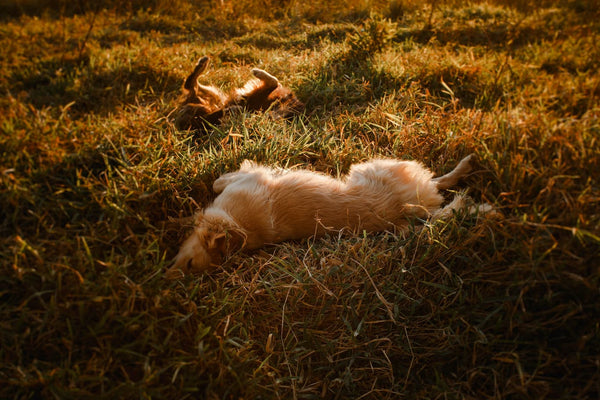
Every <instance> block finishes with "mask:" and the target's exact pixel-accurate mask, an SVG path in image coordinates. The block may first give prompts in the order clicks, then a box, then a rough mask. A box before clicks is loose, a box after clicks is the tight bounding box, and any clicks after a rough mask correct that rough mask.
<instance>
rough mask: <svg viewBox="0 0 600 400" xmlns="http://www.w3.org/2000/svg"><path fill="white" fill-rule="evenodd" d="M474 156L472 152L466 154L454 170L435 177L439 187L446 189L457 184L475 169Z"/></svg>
mask: <svg viewBox="0 0 600 400" xmlns="http://www.w3.org/2000/svg"><path fill="white" fill-rule="evenodd" d="M472 158H473V155H472V154H470V155H468V156H466V157H465V158H463V159H462V160H461V161H460V162H459V163H458V165H457V166H456V168H454V169H453V170H452V172H449V173H447V174H446V175H443V176H440V177H439V178H435V179H433V181H434V182H435V183H436V184H437V187H438V189H439V190H444V189H448V188H450V187H452V186H454V185H456V183H457V182H458V180H459V179H460V178H462V177H463V176H465V175H467V174H468V173H469V172H471V170H472V169H473V168H472V167H471V159H472Z"/></svg>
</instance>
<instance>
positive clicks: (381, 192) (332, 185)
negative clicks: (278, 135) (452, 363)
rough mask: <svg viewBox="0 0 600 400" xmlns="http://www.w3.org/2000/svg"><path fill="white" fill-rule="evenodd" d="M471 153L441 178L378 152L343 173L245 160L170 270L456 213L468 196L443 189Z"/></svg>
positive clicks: (465, 169)
mask: <svg viewBox="0 0 600 400" xmlns="http://www.w3.org/2000/svg"><path fill="white" fill-rule="evenodd" d="M470 159H471V156H468V157H466V158H464V159H463V160H462V161H461V162H460V163H459V164H458V166H457V167H456V168H455V169H454V170H453V171H452V172H450V173H449V174H446V175H444V176H442V177H439V178H435V179H434V178H433V173H432V172H430V171H429V170H428V169H426V168H425V167H423V166H422V165H421V164H420V163H418V162H415V161H399V160H386V159H376V160H371V161H368V162H364V163H360V164H355V165H353V166H352V168H351V169H350V172H349V173H348V175H347V176H346V177H345V178H343V179H334V178H332V177H330V176H327V175H324V174H320V173H317V172H311V171H307V170H291V171H288V170H279V169H273V168H269V167H265V166H260V165H257V164H255V163H253V162H251V161H244V162H243V163H242V165H241V168H240V169H239V171H237V172H232V173H228V174H225V175H223V176H221V177H220V178H219V179H217V180H216V181H215V182H214V184H213V188H214V190H215V192H217V193H220V195H219V196H218V197H217V198H216V199H215V200H214V202H213V203H212V204H211V205H210V206H208V207H207V208H206V209H205V210H204V212H203V213H202V214H201V215H199V216H198V217H197V219H196V227H195V228H194V231H193V232H192V234H191V235H190V237H189V238H188V239H187V240H186V241H185V242H184V243H183V245H182V246H181V249H180V250H179V254H177V257H176V258H175V263H174V265H173V267H171V268H170V269H169V270H168V271H167V274H166V276H167V277H168V278H177V277H180V276H183V275H184V274H185V273H187V272H201V271H205V270H207V269H209V268H211V267H215V266H218V265H220V264H221V263H222V262H223V261H224V260H225V259H226V258H227V257H228V256H229V255H231V254H232V253H234V252H236V251H238V250H252V249H257V248H259V247H262V246H264V245H265V244H269V243H278V242H281V241H284V240H292V239H300V238H307V237H311V236H320V235H323V234H325V233H327V232H332V231H340V230H342V229H344V228H350V229H353V230H365V231H368V232H378V231H384V230H391V231H396V230H398V229H399V230H403V229H406V228H407V227H408V225H409V220H410V219H414V218H415V217H416V218H427V217H429V216H433V217H434V218H438V217H443V216H447V215H451V213H452V210H453V209H457V208H461V207H464V201H463V198H462V197H461V196H456V198H455V200H454V201H453V202H451V203H450V204H449V205H447V206H446V207H443V208H442V207H441V204H442V202H443V197H442V195H441V194H440V192H439V191H440V190H443V189H447V188H449V187H451V186H453V185H455V184H456V183H457V181H458V179H459V178H461V177H462V176H464V175H466V174H467V173H469V172H470V171H471V166H470ZM482 207H485V206H482ZM487 207H489V206H487ZM478 210H482V209H478ZM487 210H489V209H488V208H486V209H485V211H487Z"/></svg>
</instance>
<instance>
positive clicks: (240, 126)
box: [0, 0, 600, 399]
mask: <svg viewBox="0 0 600 400" xmlns="http://www.w3.org/2000/svg"><path fill="white" fill-rule="evenodd" d="M9 3H10V2H9ZM196 3H198V2H189V3H188V2H187V1H185V0H179V1H178V2H175V3H174V4H175V6H172V5H171V4H173V3H172V2H163V1H160V0H157V1H153V2H150V3H141V4H140V2H130V3H129V4H128V5H126V6H122V5H119V4H118V2H112V1H108V0H106V1H104V2H100V3H98V4H99V5H97V6H94V7H92V6H85V4H84V3H81V2H79V3H77V4H75V3H74V4H71V3H65V2H57V1H53V0H47V1H36V0H31V1H27V2H14V4H12V3H11V4H7V5H2V7H4V9H2V10H1V11H2V12H3V15H4V16H3V17H2V19H1V21H0V46H2V52H0V63H1V69H0V88H1V90H2V97H1V98H0V152H1V153H0V260H2V261H1V262H0V268H1V270H0V398H14V399H34V398H60V399H70V398H77V399H81V398H94V399H97V398H106V399H113V398H167V399H174V398H177V399H183V398H208V399H229V398H231V399H238V398H247V399H254V398H265V399H270V398H282V399H310V398H326V399H329V398H331V399H333V398H339V399H341V398H353V399H358V398H360V399H386V398H389V399H392V398H409V399H412V398H431V399H438V398H475V399H482V398H497V399H510V398H515V399H516V398H525V399H542V398H548V399H556V398H572V399H583V398H598V396H600V384H599V382H600V367H599V365H600V323H599V321H600V308H599V304H600V292H599V289H600V211H599V210H600V204H599V203H600V182H599V177H600V144H599V140H600V119H599V118H600V74H599V73H598V71H599V70H600V48H599V43H600V41H599V39H600V23H599V22H598V21H600V14H598V11H597V7H596V6H595V5H594V4H593V3H594V2H592V1H583V0H581V1H579V0H573V1H567V0H564V1H548V2H542V3H540V4H539V5H533V4H534V3H532V2H526V1H501V0H497V1H489V2H487V3H485V2H470V3H468V4H466V3H464V2H453V1H447V2H443V3H441V4H438V3H435V2H434V3H432V2H416V1H410V0H401V1H393V2H391V3H385V2H365V1H353V2H336V1H334V2H328V3H325V2H324V3H316V4H313V5H305V4H304V3H302V2H297V1H289V2H281V3H280V2H273V1H267V2H262V3H261V2H255V1H251V0H244V1H241V2H231V1H224V2H223V4H224V5H223V6H218V4H220V3H219V2H213V3H211V4H212V8H211V7H208V6H206V5H202V6H200V5H197V4H196ZM195 4H196V5H195ZM265 4H270V5H271V8H270V9H267V8H266V7H264V5H265ZM432 4H436V5H435V6H434V7H433V8H432ZM536 4H537V3H536ZM86 7H87V8H86ZM142 7H144V8H142ZM146 7H147V8H146ZM205 54H208V55H211V56H212V57H213V63H212V67H211V68H210V69H209V71H207V73H206V74H205V75H204V76H203V79H204V78H205V79H206V80H207V81H209V82H212V83H214V84H216V85H218V86H221V87H223V88H225V89H227V88H230V87H234V86H237V85H240V84H243V82H244V81H245V80H246V79H248V78H249V76H250V68H252V67H254V66H257V67H261V68H264V69H266V70H267V71H270V72H272V73H273V74H275V75H276V76H278V77H279V78H280V79H281V80H282V81H283V82H284V83H285V84H286V85H288V86H290V87H291V88H293V89H294V90H295V92H296V93H297V94H298V96H299V97H300V98H301V100H302V101H304V102H305V103H306V105H307V111H306V115H303V116H302V117H300V118H297V119H295V120H293V121H291V122H285V121H273V120H270V119H269V118H268V117H267V116H265V115H249V114H242V115H232V116H231V117H230V118H229V119H227V120H226V121H225V122H224V124H223V125H222V126H221V127H220V128H219V129H218V130H215V131H214V132H212V133H210V134H209V135H207V136H201V137H198V136H197V135H194V133H193V132H186V131H177V130H176V129H175V128H174V127H173V125H172V123H171V122H170V121H169V120H168V119H167V118H165V117H166V115H167V114H168V113H169V112H170V111H171V110H172V108H173V107H174V106H175V104H176V101H177V97H178V94H179V88H180V85H181V82H182V80H183V79H184V78H185V76H186V74H187V73H188V72H189V70H190V68H191V67H192V66H193V64H194V62H195V61H196V60H197V58H198V57H199V56H202V55H205ZM469 153H474V154H475V155H476V157H477V160H478V172H477V173H474V174H472V175H471V176H470V177H469V178H468V179H466V181H465V184H464V186H465V187H466V188H468V190H469V193H470V195H471V196H472V197H473V198H475V199H476V200H477V201H481V202H489V203H491V204H493V205H494V206H495V207H496V208H497V210H498V211H499V212H500V213H501V214H502V216H501V217H497V218H476V217H474V216H468V215H463V214H460V213H459V214H457V215H456V216H455V217H454V218H452V219H451V220H449V221H445V222H438V223H435V224H433V225H428V226H427V227H426V228H425V229H423V230H416V231H412V232H411V233H410V234H407V235H405V236H396V235H393V234H391V233H381V234H378V235H368V236H364V235H358V236H352V235H340V236H336V235H332V236H330V237H326V238H322V239H314V238H313V239H307V240H303V241H298V242H291V243H283V244H280V245H277V246H270V247H267V248H264V249H262V250H261V251H258V252H256V253H253V254H246V255H238V256H235V257H234V258H233V259H231V260H229V261H228V262H227V264H226V265H225V266H224V267H223V269H222V270H220V271H217V272H215V273H212V274H209V275H203V276H194V277H187V278H185V279H183V280H181V281H176V282H171V281H166V280H164V279H163V278H162V272H163V271H164V269H165V267H166V266H167V265H168V264H169V262H170V261H171V259H172V258H173V256H174V255H175V254H176V252H177V250H178V246H179V244H180V243H181V241H182V240H183V239H184V237H185V235H186V233H187V232H188V230H189V226H187V225H182V223H181V222H179V221H181V220H180V218H185V217H187V216H190V215H192V214H193V213H194V212H195V211H196V210H197V209H198V208H199V207H202V206H205V205H207V204H208V203H209V202H210V201H211V200H212V199H213V198H214V193H213V192H212V189H211V185H212V182H213V181H214V180H215V179H216V178H217V177H218V176H219V175H220V174H222V173H224V172H228V171H231V170H234V169H236V168H237V167H238V166H239V164H240V163H241V161H242V160H243V159H246V158H248V159H252V160H257V161H259V162H264V163H267V164H272V165H279V166H284V167H296V166H301V167H306V168H311V169H314V170H318V171H323V172H327V173H330V174H332V175H338V174H343V173H345V172H346V171H347V170H348V168H349V166H350V165H351V164H352V163H354V162H357V161H361V160H365V159H367V158H369V157H373V156H384V157H398V158H404V159H416V160H420V161H422V162H423V163H424V164H425V165H427V166H429V167H430V168H431V169H432V170H433V171H436V172H437V173H439V174H441V173H444V172H447V171H449V170H451V169H452V168H453V167H454V166H455V165H456V163H457V161H458V160H460V159H461V158H462V157H464V156H465V155H467V154H469Z"/></svg>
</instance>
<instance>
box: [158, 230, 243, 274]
mask: <svg viewBox="0 0 600 400" xmlns="http://www.w3.org/2000/svg"><path fill="white" fill-rule="evenodd" d="M244 243H245V237H244V235H243V234H242V233H241V232H240V231H239V230H237V229H235V228H227V227H226V226H224V225H220V224H216V225H214V224H210V223H206V221H202V222H200V224H199V225H197V226H196V228H194V231H193V232H192V234H191V235H190V236H189V237H188V238H187V239H186V240H185V242H184V243H183V245H182V246H181V248H180V249H179V253H178V254H177V256H176V257H175V260H174V263H173V266H172V267H171V268H169V269H168V270H167V272H166V273H165V277H166V278H167V279H177V278H181V277H183V276H184V275H186V274H188V273H202V272H206V271H208V270H211V269H214V268H216V267H218V266H220V265H221V264H222V263H223V262H224V261H225V260H226V259H227V257H228V256H230V255H231V254H233V253H234V252H236V251H237V250H239V249H241V248H242V247H243V246H244Z"/></svg>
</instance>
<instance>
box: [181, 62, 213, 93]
mask: <svg viewBox="0 0 600 400" xmlns="http://www.w3.org/2000/svg"><path fill="white" fill-rule="evenodd" d="M208 61H209V58H208V56H204V57H202V58H200V59H199V60H198V62H197V63H196V67H194V70H193V71H192V73H191V74H190V75H189V76H188V77H187V78H186V80H185V82H184V83H183V88H184V89H185V90H189V91H190V92H192V93H194V92H195V91H196V81H197V80H198V76H200V74H201V73H203V72H204V70H206V67H207V66H208Z"/></svg>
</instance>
